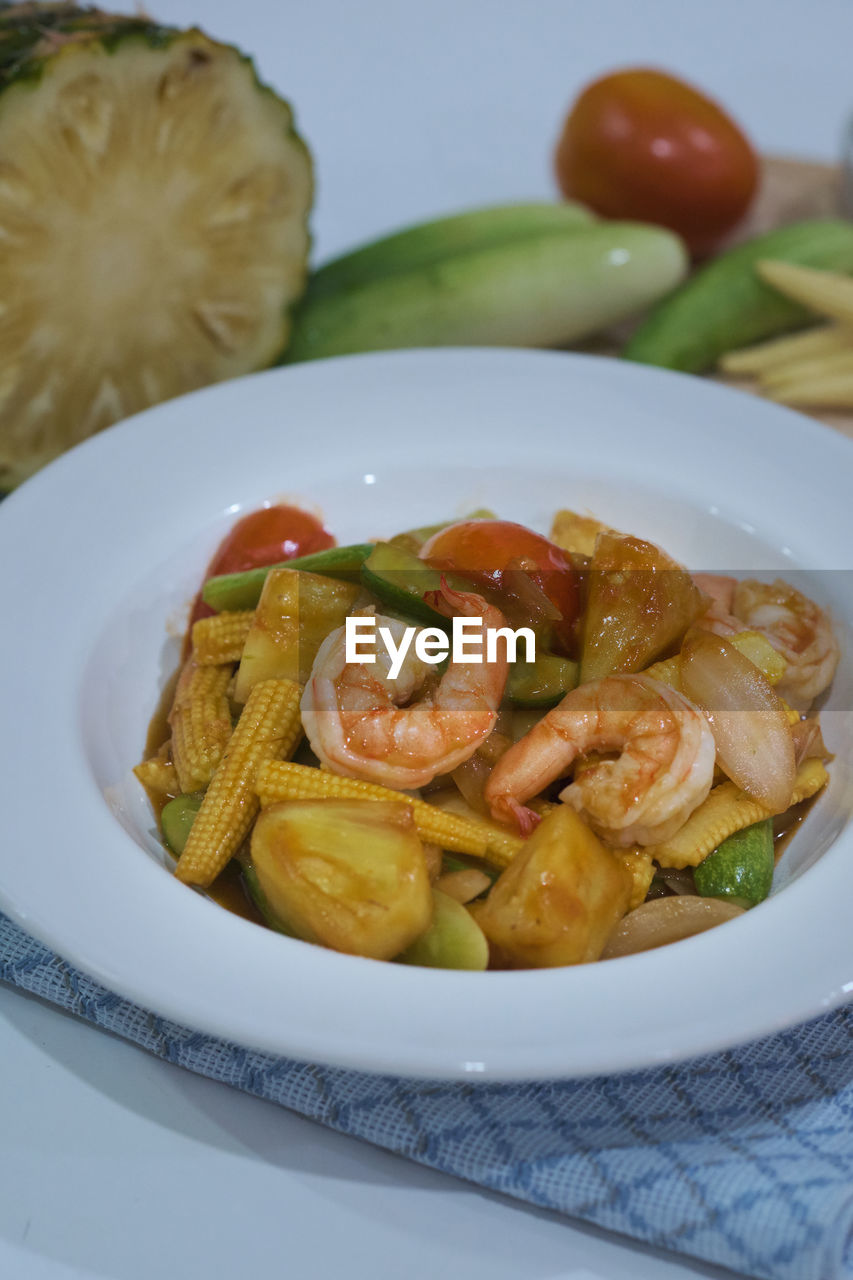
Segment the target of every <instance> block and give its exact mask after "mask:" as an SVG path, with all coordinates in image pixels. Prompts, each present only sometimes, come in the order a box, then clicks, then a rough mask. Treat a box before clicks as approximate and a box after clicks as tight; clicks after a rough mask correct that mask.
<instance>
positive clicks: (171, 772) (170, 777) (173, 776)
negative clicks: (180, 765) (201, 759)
mask: <svg viewBox="0 0 853 1280" xmlns="http://www.w3.org/2000/svg"><path fill="white" fill-rule="evenodd" d="M133 772H134V773H135V774H136V776H137V778H138V779H139V781H140V782H141V783H142V785H143V787H145V788H146V790H148V791H154V792H156V794H157V795H161V796H178V795H180V794H181V784H180V783H179V782H178V771H177V769H176V768H175V765H174V762H173V761H172V760H171V758H170V756H169V755H167V754H166V753H165V752H163V753H161V754H159V755H156V756H152V757H151V759H150V760H143V761H142V763H141V764H138V765H136V767H135V768H134V770H133Z"/></svg>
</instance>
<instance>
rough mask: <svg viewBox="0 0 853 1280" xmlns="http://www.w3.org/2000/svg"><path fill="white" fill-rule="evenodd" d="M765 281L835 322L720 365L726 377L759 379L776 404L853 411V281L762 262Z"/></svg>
mask: <svg viewBox="0 0 853 1280" xmlns="http://www.w3.org/2000/svg"><path fill="white" fill-rule="evenodd" d="M756 270H757V272H758V274H759V275H760V276H761V278H762V280H764V281H766V283H767V284H769V285H772V287H773V288H774V289H778V290H779V292H780V293H784V294H785V296H786V297H788V298H791V299H793V301H795V302H799V303H801V304H802V305H804V306H806V307H810V308H811V310H812V311H815V312H816V313H817V314H818V315H820V316H823V317H825V318H826V319H829V320H830V321H832V323H831V324H823V325H820V326H819V327H818V328H815V329H809V330H807V331H806V332H805V333H798V334H795V335H794V336H793V337H787V338H779V339H777V340H776V341H774V342H766V343H763V344H762V345H760V346H757V347H752V348H747V349H746V350H743V351H730V352H729V354H728V355H726V356H724V357H723V358H722V360H721V361H720V369H721V370H722V372H723V373H730V374H735V375H738V374H746V375H751V376H753V377H756V378H757V379H758V383H759V389H760V390H761V391H762V392H763V394H764V395H766V396H767V397H768V398H769V399H771V400H778V401H780V402H781V403H783V404H790V405H796V406H800V407H811V408H813V409H845V408H851V407H853V279H851V277H850V276H844V275H839V274H838V273H836V272H832V271H818V270H815V268H813V267H801V266H797V265H795V264H794V263H791V262H767V261H765V262H759V263H758V264H757V267H756Z"/></svg>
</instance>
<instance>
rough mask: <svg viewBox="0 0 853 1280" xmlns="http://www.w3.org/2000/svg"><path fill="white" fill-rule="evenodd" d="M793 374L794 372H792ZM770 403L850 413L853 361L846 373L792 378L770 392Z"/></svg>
mask: <svg viewBox="0 0 853 1280" xmlns="http://www.w3.org/2000/svg"><path fill="white" fill-rule="evenodd" d="M792 373H793V371H792ZM765 394H766V395H767V397H768V399H770V400H778V401H779V402H780V403H781V404H790V405H798V406H810V407H811V408H813V409H847V408H849V407H850V406H851V405H853V358H851V362H850V368H849V369H848V370H847V372H845V373H832V374H821V375H820V376H817V375H813V376H806V377H803V378H795V377H793V376H792V377H791V378H789V379H788V380H787V381H786V382H784V383H779V384H776V385H774V386H772V387H767V388H766V393H765Z"/></svg>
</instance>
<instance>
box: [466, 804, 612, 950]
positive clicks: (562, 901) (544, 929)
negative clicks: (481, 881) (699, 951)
mask: <svg viewBox="0 0 853 1280" xmlns="http://www.w3.org/2000/svg"><path fill="white" fill-rule="evenodd" d="M631 890H632V877H631V874H630V872H629V871H628V870H627V869H626V867H625V866H624V864H623V863H621V862H620V861H619V860H618V859H617V858H616V857H615V856H614V855H613V854H612V853H611V852H610V850H609V849H606V848H605V847H604V845H603V844H602V843H601V841H600V840H599V839H598V837H597V836H595V835H594V834H593V832H592V831H590V829H589V827H587V826H586V825H585V824H584V823H583V822H582V820H581V819H580V818H579V817H578V815H577V813H576V812H575V810H574V809H573V808H572V807H571V805H567V804H561V805H560V806H559V807H558V808H556V809H553V810H552V811H551V812H550V813H548V814H547V815H546V816H545V817H544V818H543V819H542V821H541V822H540V824H539V826H538V827H537V828H536V830H535V831H534V833H533V835H532V836H531V837H530V839H529V840H528V841H527V843H526V844H525V846H524V848H523V849H522V851H521V853H520V854H518V856H517V857H516V858H515V859H514V861H513V862H511V863H510V865H509V866H508V867H507V869H506V871H504V872H503V874H502V875H501V877H500V879H499V880H498V881H497V882H496V884H495V887H494V888H493V889H492V891H491V893H490V894H489V896H488V898H486V900H485V902H484V903H483V904H482V905H480V904H479V903H478V904H476V905H475V907H474V908H473V910H472V914H473V915H474V917H475V919H476V920H477V923H478V924H479V926H480V928H481V929H482V930H483V932H484V933H485V935H486V937H487V938H488V940H489V942H490V943H491V944H492V946H493V947H494V948H495V950H496V952H497V955H498V958H499V959H500V960H501V961H502V962H504V963H507V964H509V965H511V966H514V967H519V968H533V969H539V968H547V967H550V966H552V965H567V964H584V963H586V962H588V961H590V960H597V959H598V958H599V956H600V955H601V953H602V951H603V950H604V946H605V944H606V942H607V939H608V938H609V936H610V934H611V933H612V931H613V929H614V927H615V925H616V924H617V923H618V921H619V920H621V918H622V916H623V915H624V914H625V912H626V911H627V909H628V902H629V899H630V897H631Z"/></svg>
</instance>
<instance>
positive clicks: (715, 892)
mask: <svg viewBox="0 0 853 1280" xmlns="http://www.w3.org/2000/svg"><path fill="white" fill-rule="evenodd" d="M774 865H775V857H774V849H773V819H772V818H765V819H763V821H761V822H756V823H755V824H754V825H753V826H751V827H744V829H743V831H736V832H735V833H734V835H730V836H729V837H728V839H726V840H724V841H723V843H722V844H721V845H720V846H719V847H718V848H717V849H715V850H714V852H713V853H709V854H708V857H707V858H706V859H705V860H704V862H701V863H700V864H699V866H698V867H697V868H696V870H695V871H694V872H693V880H694V882H695V884H696V892H697V893H699V894H701V896H702V897H703V898H725V899H726V901H728V902H734V903H736V904H737V905H738V906H741V907H754V906H756V905H757V904H758V903H759V902H763V901H764V899H765V898H766V897H767V895H768V893H769V892H770V886H771V885H772V883H773V867H774Z"/></svg>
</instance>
